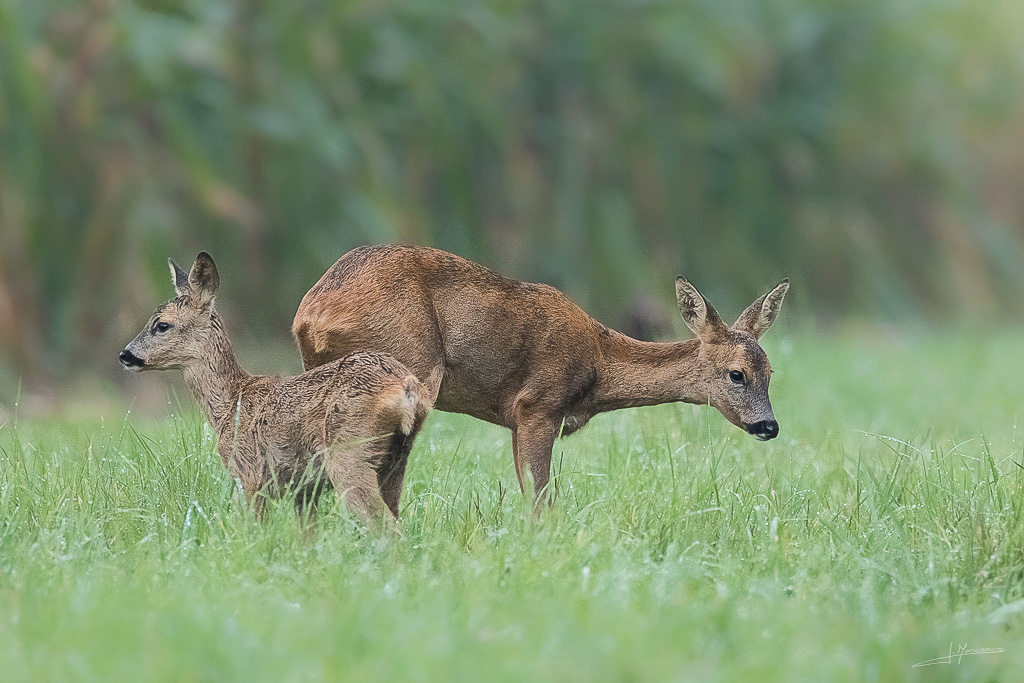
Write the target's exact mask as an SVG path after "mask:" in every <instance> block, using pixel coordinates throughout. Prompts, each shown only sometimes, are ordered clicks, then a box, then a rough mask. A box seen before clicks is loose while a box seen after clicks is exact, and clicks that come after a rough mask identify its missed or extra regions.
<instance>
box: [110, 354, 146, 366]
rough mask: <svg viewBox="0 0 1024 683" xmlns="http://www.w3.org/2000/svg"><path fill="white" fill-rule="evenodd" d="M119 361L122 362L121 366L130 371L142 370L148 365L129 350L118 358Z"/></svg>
mask: <svg viewBox="0 0 1024 683" xmlns="http://www.w3.org/2000/svg"><path fill="white" fill-rule="evenodd" d="M117 359H118V360H119V361H121V365H123V366H125V368H127V369H129V370H141V369H142V368H143V367H145V365H146V362H145V361H143V360H142V359H141V358H139V357H138V356H136V355H135V354H134V353H132V352H131V351H129V350H128V349H125V350H124V351H122V352H121V354H120V355H119V356H118V357H117Z"/></svg>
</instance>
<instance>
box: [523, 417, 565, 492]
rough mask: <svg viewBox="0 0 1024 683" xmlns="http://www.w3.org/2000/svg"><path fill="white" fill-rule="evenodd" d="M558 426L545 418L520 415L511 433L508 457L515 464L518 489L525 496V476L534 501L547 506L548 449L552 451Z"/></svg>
mask: <svg viewBox="0 0 1024 683" xmlns="http://www.w3.org/2000/svg"><path fill="white" fill-rule="evenodd" d="M559 427H560V424H559V422H558V421H556V420H553V419H551V418H547V417H540V416H526V415H524V416H523V417H521V418H520V419H518V420H517V421H516V426H515V427H513V429H512V457H513V460H514V461H515V466H516V476H517V477H518V478H519V488H520V489H521V490H522V491H523V493H527V489H528V487H529V485H528V479H527V477H526V475H527V473H529V475H530V477H532V478H533V496H534V500H535V501H537V502H539V501H540V499H541V498H542V497H543V498H546V499H547V501H548V502H549V503H550V502H551V501H552V500H553V498H554V491H551V490H549V487H548V485H549V483H550V479H551V449H552V448H554V445H555V438H556V437H557V436H558V430H559Z"/></svg>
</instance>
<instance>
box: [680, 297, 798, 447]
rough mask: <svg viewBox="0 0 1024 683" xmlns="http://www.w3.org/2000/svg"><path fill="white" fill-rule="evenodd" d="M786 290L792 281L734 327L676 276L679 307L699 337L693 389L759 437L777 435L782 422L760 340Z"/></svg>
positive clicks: (758, 303) (763, 299) (752, 306)
mask: <svg viewBox="0 0 1024 683" xmlns="http://www.w3.org/2000/svg"><path fill="white" fill-rule="evenodd" d="M787 291H789V280H783V281H782V282H780V283H779V284H777V285H776V286H775V287H774V288H773V289H772V290H771V291H770V292H768V293H767V294H765V295H764V296H761V297H760V298H758V299H757V300H756V301H754V303H752V304H750V306H749V307H747V310H745V311H744V312H743V314H742V315H740V317H739V318H738V319H737V320H736V322H735V323H733V324H732V326H731V327H730V326H727V325H726V324H725V323H724V322H722V318H721V317H719V315H718V312H717V311H715V309H714V307H713V306H712V305H711V304H710V303H709V302H708V300H707V299H705V298H704V295H703V294H701V293H700V292H698V291H697V288H696V287H694V286H693V285H692V284H690V283H689V282H688V281H687V280H686V279H684V278H682V277H679V278H676V299H677V301H678V303H679V312H680V313H681V314H682V316H683V322H685V323H686V326H687V327H689V328H690V330H691V331H692V332H693V333H694V334H695V335H696V336H697V338H698V339H699V340H700V348H699V351H698V362H697V367H698V371H697V377H696V379H695V381H694V385H695V388H696V389H697V390H698V391H699V392H700V394H699V395H700V396H706V398H707V402H708V403H709V404H711V405H712V406H714V407H715V408H717V409H718V411H719V412H720V413H722V415H723V416H724V417H725V418H726V419H727V420H729V421H730V422H732V423H733V424H734V425H736V426H737V427H740V428H741V429H744V430H746V431H747V432H749V433H750V434H752V435H753V436H754V437H755V438H757V439H759V440H761V441H767V440H768V439H774V438H775V437H776V436H778V435H779V423H778V422H776V421H775V415H774V413H773V412H772V404H771V401H769V400H768V383H769V381H770V380H771V374H772V369H771V365H770V364H769V363H768V356H767V355H765V352H764V350H763V349H762V348H761V346H760V345H759V344H758V343H757V340H758V339H759V338H760V337H761V335H763V334H764V333H765V332H767V331H768V328H770V327H771V326H772V323H774V322H775V318H776V316H777V315H778V314H779V309H780V308H781V306H782V300H783V299H784V298H785V296H786V292H787Z"/></svg>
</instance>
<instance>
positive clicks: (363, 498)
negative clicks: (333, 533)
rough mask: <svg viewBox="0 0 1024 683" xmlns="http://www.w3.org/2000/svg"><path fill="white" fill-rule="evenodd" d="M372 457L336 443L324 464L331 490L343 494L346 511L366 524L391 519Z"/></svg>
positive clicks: (371, 524) (361, 451)
mask: <svg viewBox="0 0 1024 683" xmlns="http://www.w3.org/2000/svg"><path fill="white" fill-rule="evenodd" d="M371 458H372V454H370V453H367V452H365V451H364V450H362V449H359V448H342V447H339V446H335V447H334V448H332V449H331V452H330V454H329V456H328V457H327V459H326V462H325V463H324V468H325V469H326V470H327V476H328V477H330V479H331V483H332V484H334V489H335V490H336V491H337V492H338V495H342V496H345V504H346V505H347V506H348V509H349V511H351V512H352V514H353V515H355V516H356V517H358V518H359V519H360V520H362V521H363V522H364V523H366V524H367V525H368V526H373V525H374V524H375V523H377V522H380V521H381V520H386V521H393V520H394V517H393V516H392V515H391V510H390V509H389V508H388V506H387V505H385V503H384V499H383V498H381V495H380V489H379V488H378V486H377V472H376V471H374V469H373V466H372V465H371V464H370V462H371Z"/></svg>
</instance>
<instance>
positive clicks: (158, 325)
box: [153, 320, 174, 334]
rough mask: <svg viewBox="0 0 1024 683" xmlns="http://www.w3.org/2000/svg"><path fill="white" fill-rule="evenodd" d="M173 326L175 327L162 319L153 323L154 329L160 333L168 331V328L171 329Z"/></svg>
mask: <svg viewBox="0 0 1024 683" xmlns="http://www.w3.org/2000/svg"><path fill="white" fill-rule="evenodd" d="M172 327H174V325H172V324H170V323H165V322H163V321H162V320H161V321H160V322H158V323H156V324H155V325H153V331H154V332H157V333H160V334H163V333H164V332H166V331H167V330H169V329H171V328H172Z"/></svg>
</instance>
